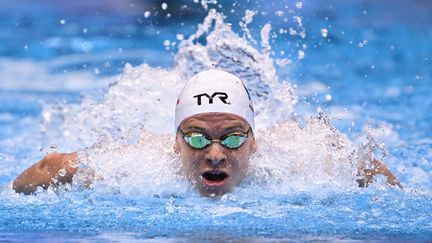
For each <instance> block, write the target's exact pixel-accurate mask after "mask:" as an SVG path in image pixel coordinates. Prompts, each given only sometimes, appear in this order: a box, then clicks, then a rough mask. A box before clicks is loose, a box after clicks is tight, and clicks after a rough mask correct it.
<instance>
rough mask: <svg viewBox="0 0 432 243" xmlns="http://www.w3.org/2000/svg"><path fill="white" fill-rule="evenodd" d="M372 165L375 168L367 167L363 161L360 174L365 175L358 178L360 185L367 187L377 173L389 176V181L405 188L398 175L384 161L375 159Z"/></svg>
mask: <svg viewBox="0 0 432 243" xmlns="http://www.w3.org/2000/svg"><path fill="white" fill-rule="evenodd" d="M372 165H373V166H374V168H372V169H365V168H364V167H365V163H362V164H361V165H360V167H359V168H358V176H363V177H364V178H360V179H357V180H356V181H357V183H359V187H367V186H368V185H369V184H370V183H373V182H374V180H373V176H375V175H384V176H386V177H387V183H389V184H390V185H392V186H398V187H399V188H401V189H403V188H402V185H401V184H400V182H399V180H398V178H396V176H395V175H393V173H391V171H390V170H389V169H388V168H387V166H386V165H385V164H384V162H382V161H379V160H377V159H373V161H372Z"/></svg>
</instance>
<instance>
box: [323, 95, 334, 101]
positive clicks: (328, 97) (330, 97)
mask: <svg viewBox="0 0 432 243" xmlns="http://www.w3.org/2000/svg"><path fill="white" fill-rule="evenodd" d="M324 98H325V100H326V101H331V100H332V99H333V97H332V96H331V94H326V95H325V97H324Z"/></svg>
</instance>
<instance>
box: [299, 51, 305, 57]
mask: <svg viewBox="0 0 432 243" xmlns="http://www.w3.org/2000/svg"><path fill="white" fill-rule="evenodd" d="M297 54H298V59H303V58H304V57H305V52H304V51H303V50H299V51H298V52H297Z"/></svg>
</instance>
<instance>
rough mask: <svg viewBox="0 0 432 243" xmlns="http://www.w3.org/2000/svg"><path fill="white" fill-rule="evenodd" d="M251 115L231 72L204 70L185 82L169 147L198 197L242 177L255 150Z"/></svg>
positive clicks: (219, 192)
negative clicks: (175, 154)
mask: <svg viewBox="0 0 432 243" xmlns="http://www.w3.org/2000/svg"><path fill="white" fill-rule="evenodd" d="M253 119H254V113H253V106H252V102H251V100H250V97H249V94H248V92H247V90H246V88H245V86H244V85H243V83H242V82H241V80H240V79H238V78H237V77H236V76H234V75H232V74H229V73H227V72H224V71H217V70H208V71H204V72H201V73H199V74H197V75H195V76H194V77H192V78H191V79H190V80H189V81H188V83H187V84H186V85H185V87H184V89H183V91H182V93H181V94H180V96H179V99H178V101H177V106H176V141H175V145H174V149H175V151H176V152H177V153H179V154H180V157H181V163H182V165H181V169H182V173H183V174H184V176H185V177H186V178H188V179H189V180H190V181H191V183H192V184H193V185H194V186H195V187H196V188H197V189H198V190H199V192H201V193H202V194H203V195H206V196H211V195H223V194H225V193H227V192H229V191H231V190H232V189H233V188H234V187H235V186H237V185H238V184H239V183H240V182H241V181H242V180H243V178H244V177H245V175H246V172H247V169H248V167H249V157H250V155H251V154H252V153H253V152H254V151H255V149H256V142H255V138H254V135H253V132H254V120H253Z"/></svg>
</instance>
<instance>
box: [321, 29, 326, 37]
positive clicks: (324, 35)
mask: <svg viewBox="0 0 432 243" xmlns="http://www.w3.org/2000/svg"><path fill="white" fill-rule="evenodd" d="M321 35H322V37H324V38H326V37H327V35H328V30H327V29H326V28H322V29H321Z"/></svg>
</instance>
